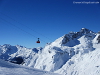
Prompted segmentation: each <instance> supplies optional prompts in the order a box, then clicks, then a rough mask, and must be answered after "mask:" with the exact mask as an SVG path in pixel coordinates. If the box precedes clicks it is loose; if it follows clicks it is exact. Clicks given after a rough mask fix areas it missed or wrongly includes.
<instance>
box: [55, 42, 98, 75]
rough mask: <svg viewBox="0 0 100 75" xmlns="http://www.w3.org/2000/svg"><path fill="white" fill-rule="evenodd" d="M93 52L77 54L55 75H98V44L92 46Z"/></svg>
mask: <svg viewBox="0 0 100 75" xmlns="http://www.w3.org/2000/svg"><path fill="white" fill-rule="evenodd" d="M93 47H94V48H95V50H94V51H92V52H89V53H86V54H84V55H81V54H77V55H75V56H74V57H72V58H71V59H70V60H69V61H67V62H66V64H65V65H63V67H62V68H61V69H59V70H57V71H55V73H60V74H63V75H100V44H94V45H93Z"/></svg>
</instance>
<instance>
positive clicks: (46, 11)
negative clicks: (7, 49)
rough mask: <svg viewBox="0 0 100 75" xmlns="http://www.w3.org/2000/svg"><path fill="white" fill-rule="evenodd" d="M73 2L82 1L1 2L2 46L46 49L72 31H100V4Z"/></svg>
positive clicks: (38, 0) (15, 0) (0, 27)
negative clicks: (83, 29)
mask: <svg viewBox="0 0 100 75" xmlns="http://www.w3.org/2000/svg"><path fill="white" fill-rule="evenodd" d="M73 1H75V2H77V1H81V0H0V41H1V42H0V45H3V44H11V45H17V44H18V45H22V46H25V47H28V48H34V47H40V46H42V47H44V46H45V44H46V43H47V42H53V41H54V40H56V39H57V38H59V37H61V36H63V35H64V34H67V33H69V32H70V31H75V32H77V31H79V30H80V29H81V28H88V29H90V30H92V31H94V32H98V31H100V4H73ZM84 1H94V2H96V1H98V0H84ZM37 38H40V41H41V43H40V44H37V43H36V41H37Z"/></svg>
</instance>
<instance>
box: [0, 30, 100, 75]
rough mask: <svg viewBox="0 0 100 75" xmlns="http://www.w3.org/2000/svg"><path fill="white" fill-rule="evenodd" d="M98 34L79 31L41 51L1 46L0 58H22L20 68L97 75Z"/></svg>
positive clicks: (99, 72) (99, 74) (99, 60)
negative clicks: (22, 61) (22, 66)
mask: <svg viewBox="0 0 100 75" xmlns="http://www.w3.org/2000/svg"><path fill="white" fill-rule="evenodd" d="M99 50H100V33H94V32H93V31H91V30H89V29H86V28H82V29H81V30H80V31H79V32H70V33H68V34H65V35H64V36H62V37H60V38H58V39H56V40H55V41H54V42H52V43H49V44H46V46H45V47H44V48H41V47H40V48H33V49H29V48H26V47H23V46H19V45H17V46H11V45H8V44H5V45H1V46H0V58H1V59H3V60H7V61H12V59H13V58H14V57H22V58H23V60H24V63H23V64H22V65H24V66H29V67H32V68H37V69H41V70H45V71H51V72H55V73H59V74H63V75H100V51H99Z"/></svg>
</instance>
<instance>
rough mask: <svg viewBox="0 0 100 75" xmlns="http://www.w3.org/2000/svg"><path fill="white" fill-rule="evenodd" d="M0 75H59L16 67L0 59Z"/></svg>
mask: <svg viewBox="0 0 100 75" xmlns="http://www.w3.org/2000/svg"><path fill="white" fill-rule="evenodd" d="M0 75H60V74H56V73H51V72H47V71H42V70H38V69H33V68H30V67H25V66H21V65H16V64H13V63H9V62H6V61H3V60H1V59H0Z"/></svg>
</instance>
